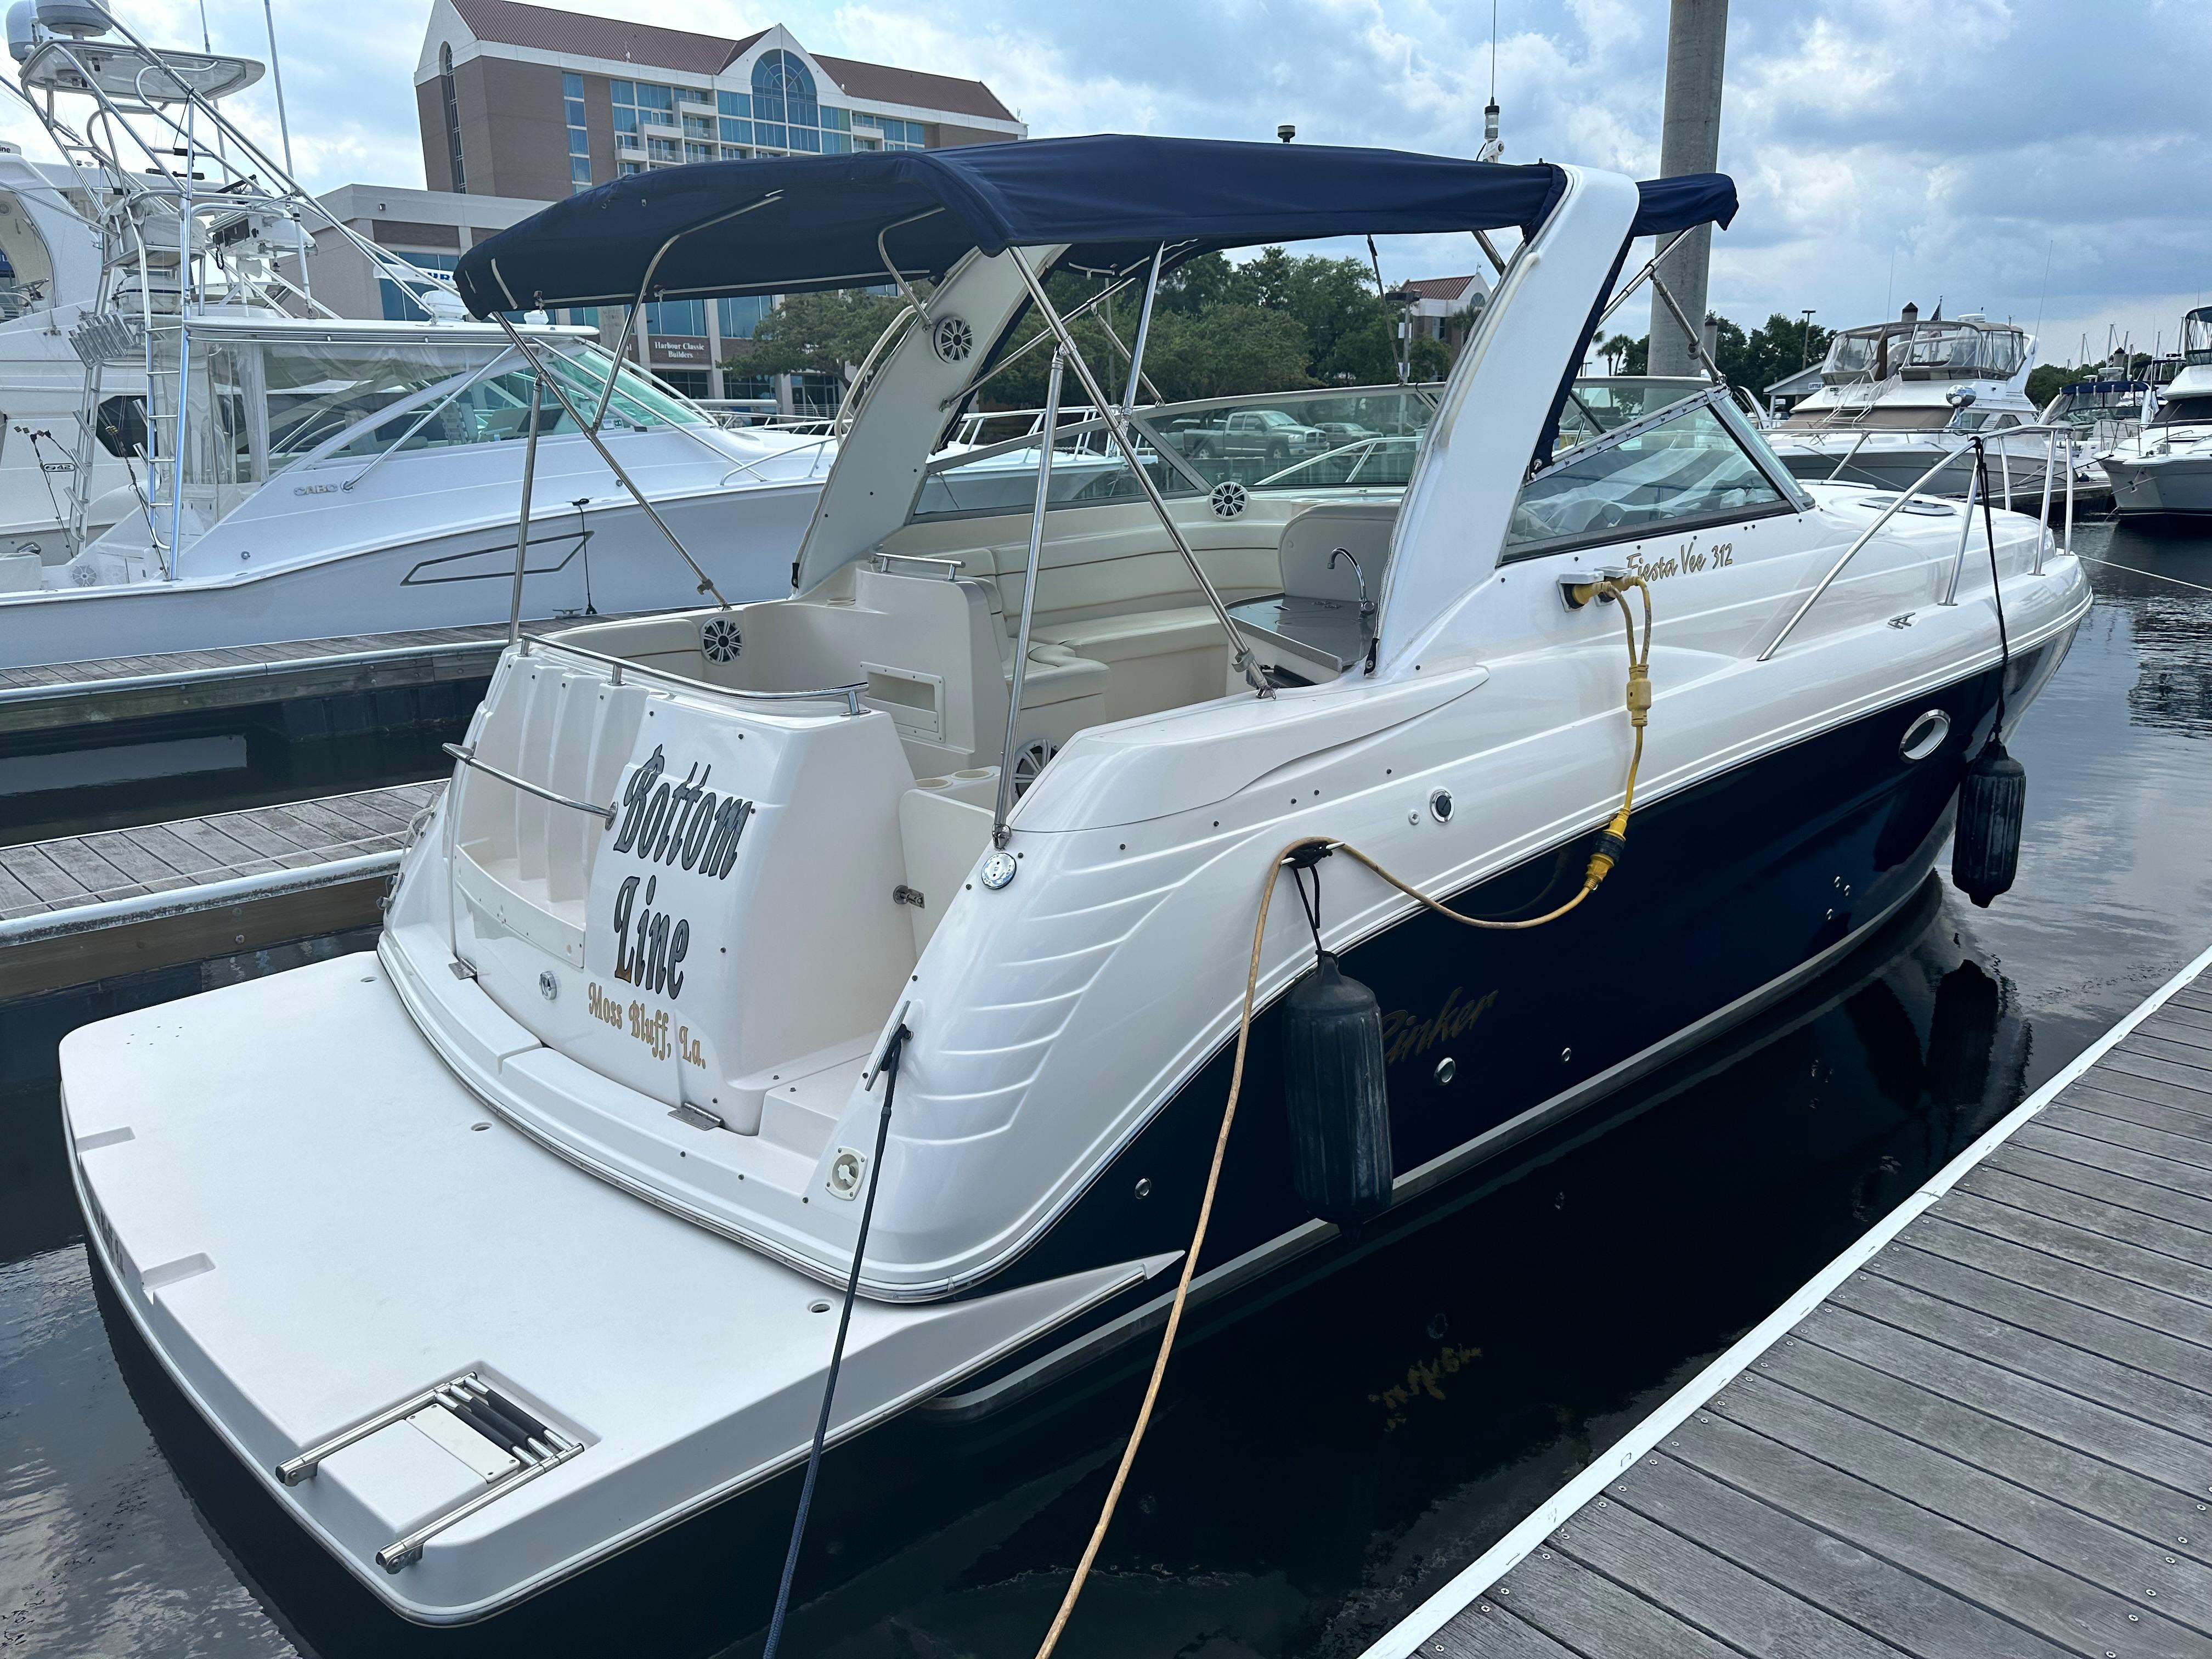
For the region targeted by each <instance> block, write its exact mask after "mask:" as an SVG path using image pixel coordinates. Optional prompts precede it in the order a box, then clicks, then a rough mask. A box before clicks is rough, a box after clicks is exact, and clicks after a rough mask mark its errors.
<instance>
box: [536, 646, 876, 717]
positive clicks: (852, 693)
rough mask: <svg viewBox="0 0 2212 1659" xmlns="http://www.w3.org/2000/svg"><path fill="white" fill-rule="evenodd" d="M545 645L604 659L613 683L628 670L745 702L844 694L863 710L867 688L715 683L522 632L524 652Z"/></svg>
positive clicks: (849, 707) (849, 708)
mask: <svg viewBox="0 0 2212 1659" xmlns="http://www.w3.org/2000/svg"><path fill="white" fill-rule="evenodd" d="M534 645H542V646H544V647H546V648H547V649H549V650H553V651H566V652H568V653H569V654H570V655H571V656H576V657H582V658H584V659H586V660H588V661H591V662H603V663H605V664H606V665H608V666H609V667H611V668H612V669H613V670H614V671H615V672H614V683H615V684H617V685H620V684H622V677H623V674H625V673H630V674H642V675H644V676H645V677H646V678H647V679H655V680H661V681H664V682H665V683H666V684H670V685H672V686H676V687H678V688H680V689H681V690H686V691H705V692H708V693H709V694H711V695H713V696H721V697H736V698H738V699H739V700H740V701H742V702H823V701H826V700H827V699H829V698H831V697H836V698H841V699H842V701H843V702H844V704H845V712H846V714H860V713H862V712H864V711H863V710H862V709H861V708H860V697H861V696H862V694H863V693H865V692H866V690H867V689H868V683H867V682H866V680H855V681H854V683H853V684H850V685H825V686H821V687H818V688H817V689H816V690H811V691H756V690H751V689H750V687H746V686H742V685H716V684H714V682H713V681H712V680H702V679H695V678H692V677H691V676H690V675H688V674H678V673H675V672H673V671H671V670H669V669H665V668H654V667H652V666H650V665H647V664H645V663H641V662H633V661H631V660H630V659H629V658H627V657H611V656H609V655H608V654H607V653H605V652H604V651H594V650H592V649H591V648H590V647H588V646H581V645H571V644H570V643H569V642H568V641H566V640H556V639H550V638H548V637H547V636H546V635H543V634H525V635H523V636H522V654H523V655H524V656H528V655H529V654H530V647H532V646H534Z"/></svg>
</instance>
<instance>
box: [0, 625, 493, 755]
mask: <svg viewBox="0 0 2212 1659" xmlns="http://www.w3.org/2000/svg"><path fill="white" fill-rule="evenodd" d="M532 625H533V626H536V624H532ZM506 647H507V624H505V623H483V624H472V625H469V626H464V627H456V628H422V629H406V630H404V631H401V632H398V633H389V634H349V635H340V636H337V637H334V638H331V639H319V640H288V641H280V642H277V643H275V644H270V645H249V646H227V647H222V648H221V649H219V650H211V651H173V652H167V653H161V654H160V655H155V656H133V657H107V658H102V659H97V660H94V661H88V662H67V663H46V664H42V665H38V666H35V667H28V668H0V736H5V735H7V734H8V733H9V732H44V731H55V730H59V729H63V728H66V727H70V726H89V725H98V724H104V723H107V722H112V721H116V720H147V719H155V718H160V717H162V716H169V715H177V714H194V713H200V712H204V711H207V710H210V709H218V708H241V707H245V706H247V705H250V704H256V703H269V702H291V701H294V700H295V699H299V698H306V697H327V696H339V695H342V694H344V693H347V692H356V691H381V690H394V689H397V688H401V687H406V686H416V685H428V684H436V683H439V682H441V681H447V680H470V679H483V678H486V677H487V676H488V675H489V674H490V672H491V671H492V667H493V665H495V663H497V661H498V660H499V653H501V651H502V650H504V649H505V648H506Z"/></svg>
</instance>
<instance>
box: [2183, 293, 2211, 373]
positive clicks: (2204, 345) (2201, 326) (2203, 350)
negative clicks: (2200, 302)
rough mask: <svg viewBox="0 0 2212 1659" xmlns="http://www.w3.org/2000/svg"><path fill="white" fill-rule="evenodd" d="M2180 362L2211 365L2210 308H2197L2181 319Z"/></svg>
mask: <svg viewBox="0 0 2212 1659" xmlns="http://www.w3.org/2000/svg"><path fill="white" fill-rule="evenodd" d="M2181 361H2182V362H2185V363H2190V364H2192V365H2193V364H2203V363H2212V306H2199V307H2197V309H2196V310H2194V311H2192V312H2191V313H2189V314H2188V315H2187V316H2186V317H2184V318H2183V319H2181Z"/></svg>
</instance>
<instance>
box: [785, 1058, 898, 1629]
mask: <svg viewBox="0 0 2212 1659" xmlns="http://www.w3.org/2000/svg"><path fill="white" fill-rule="evenodd" d="M906 1039H907V1029H906V1027H905V1026H903V1025H902V1026H900V1027H899V1028H898V1030H896V1031H894V1032H893V1033H891V1040H890V1042H889V1043H888V1044H886V1045H885V1046H884V1062H883V1071H884V1109H883V1110H882V1111H881V1112H880V1113H878V1115H877V1117H876V1154H875V1158H874V1161H873V1162H872V1164H870V1165H869V1167H868V1195H867V1197H866V1198H865V1199H863V1200H861V1202H860V1237H858V1238H856V1239H855V1240H854V1241H853V1271H852V1273H851V1274H850V1275H848V1277H847V1279H846V1280H845V1307H844V1310H843V1311H842V1313H840V1314H839V1315H838V1316H837V1340H836V1343H835V1344H834V1345H833V1346H831V1348H830V1350H829V1376H827V1377H826V1378H824V1379H823V1383H822V1415H821V1417H820V1418H819V1419H817V1421H816V1423H815V1425H814V1444H813V1446H812V1448H811V1449H810V1450H809V1451H808V1452H807V1454H806V1480H805V1484H804V1485H802V1486H800V1487H799V1513H798V1514H797V1515H795V1516H793V1517H792V1522H791V1547H790V1548H789V1549H787V1550H786V1551H785V1552H784V1556H783V1582H782V1583H780V1584H778V1585H777V1586H776V1591H775V1612H774V1613H771V1614H770V1615H769V1621H768V1643H767V1645H765V1646H764V1647H763V1648H762V1649H761V1659H775V1650H776V1647H777V1644H780V1643H781V1641H782V1640H783V1620H784V1615H785V1613H787V1612H788V1611H789V1610H790V1607H791V1583H792V1580H793V1578H794V1577H797V1576H798V1573H799V1545H800V1543H801V1542H803V1541H805V1537H806V1516H807V1513H808V1511H810V1510H812V1509H813V1507H814V1483H815V1480H816V1479H817V1477H818V1476H819V1475H820V1474H821V1473H822V1445H823V1442H824V1441H825V1440H827V1439H828V1438H829V1405H830V1402H831V1401H833V1400H835V1399H836V1397H837V1372H838V1370H839V1368H840V1367H842V1365H843V1364H844V1363H845V1334H846V1332H847V1331H848V1330H849V1329H851V1328H852V1324H853V1300H854V1297H857V1296H858V1295H859V1294H860V1259H861V1257H862V1256H863V1255H865V1254H866V1251H867V1248H868V1224H869V1223H870V1222H871V1221H872V1220H873V1219H874V1218H875V1214H876V1188H877V1187H878V1185H879V1184H880V1183H881V1181H882V1177H883V1172H884V1143H885V1142H886V1141H888V1140H889V1139H890V1133H891V1101H892V1098H893V1097H895V1096H896V1094H897V1093H898V1068H899V1054H900V1053H901V1052H902V1050H903V1049H904V1048H906Z"/></svg>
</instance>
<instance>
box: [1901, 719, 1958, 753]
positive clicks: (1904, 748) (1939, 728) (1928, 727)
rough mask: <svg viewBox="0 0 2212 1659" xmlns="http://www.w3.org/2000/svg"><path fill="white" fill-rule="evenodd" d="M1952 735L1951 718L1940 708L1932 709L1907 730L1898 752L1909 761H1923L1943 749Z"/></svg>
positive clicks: (1907, 727)
mask: <svg viewBox="0 0 2212 1659" xmlns="http://www.w3.org/2000/svg"><path fill="white" fill-rule="evenodd" d="M1950 735H1951V717H1950V716H1949V715H1948V714H1945V713H1944V712H1943V711H1942V709H1940V708H1931V709H1929V711H1928V712H1927V713H1926V714H1923V715H1922V716H1921V717H1920V718H1919V719H1918V720H1915V721H1913V722H1912V724H1911V725H1910V726H1906V727H1905V735H1904V737H1902V738H1899V740H1898V744H1897V752H1898V753H1899V754H1900V755H1902V756H1903V757H1905V759H1906V760H1909V761H1923V760H1926V759H1927V758H1928V757H1929V756H1930V755H1932V754H1934V753H1935V752H1936V750H1938V749H1941V748H1942V746H1943V739H1944V738H1948V737H1949V736H1950Z"/></svg>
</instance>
